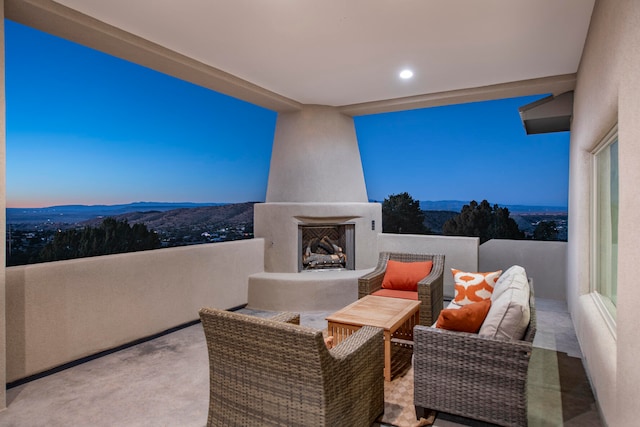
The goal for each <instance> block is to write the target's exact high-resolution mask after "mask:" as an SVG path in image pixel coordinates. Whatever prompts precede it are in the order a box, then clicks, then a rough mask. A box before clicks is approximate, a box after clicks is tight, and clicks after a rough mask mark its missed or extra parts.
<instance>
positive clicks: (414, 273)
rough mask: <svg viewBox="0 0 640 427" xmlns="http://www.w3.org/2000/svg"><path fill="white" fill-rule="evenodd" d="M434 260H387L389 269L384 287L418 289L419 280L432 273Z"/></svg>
mask: <svg viewBox="0 0 640 427" xmlns="http://www.w3.org/2000/svg"><path fill="white" fill-rule="evenodd" d="M432 267H433V261H417V262H400V261H393V260H389V261H387V269H386V271H385V273H384V278H383V279H382V287H383V288H384V289H396V290H399V291H414V292H415V291H417V290H418V282H419V281H420V280H422V279H424V278H425V277H427V276H428V275H429V273H431V268H432Z"/></svg>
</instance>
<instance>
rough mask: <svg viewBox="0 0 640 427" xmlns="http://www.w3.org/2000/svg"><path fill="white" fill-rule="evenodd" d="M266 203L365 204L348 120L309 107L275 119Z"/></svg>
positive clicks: (355, 142) (331, 110)
mask: <svg viewBox="0 0 640 427" xmlns="http://www.w3.org/2000/svg"><path fill="white" fill-rule="evenodd" d="M266 202H267V203H277V202H288V203H341V202H347V203H348V202H351V203H353V202H355V203H367V202H368V199H367V189H366V186H365V182H364V173H363V172H362V162H361V159H360V150H359V149H358V140H357V139H356V131H355V126H354V124H353V118H352V117H348V116H345V115H344V114H341V113H340V112H338V111H337V110H336V109H335V108H332V107H325V106H316V105H309V106H305V107H303V109H302V110H301V111H296V112H293V113H281V114H279V115H278V121H277V123H276V132H275V137H274V141H273V151H272V154H271V167H270V169H269V183H268V187H267V197H266Z"/></svg>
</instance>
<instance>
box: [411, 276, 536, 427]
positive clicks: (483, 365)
mask: <svg viewBox="0 0 640 427" xmlns="http://www.w3.org/2000/svg"><path fill="white" fill-rule="evenodd" d="M530 286H532V282H531V281H530ZM529 307H530V310H531V318H530V320H529V326H528V327H527V330H526V332H525V335H524V338H523V339H522V340H520V341H506V340H497V339H493V338H483V337H481V336H479V335H477V334H469V333H465V332H452V331H448V330H445V329H437V328H428V327H424V326H416V327H415V328H414V330H413V340H414V347H413V354H414V365H413V368H414V404H415V405H416V416H417V417H418V419H419V418H420V417H422V416H425V412H426V409H427V408H428V409H433V410H437V411H441V412H445V413H449V414H454V415H458V416H462V417H466V418H472V419H476V420H481V421H485V422H490V423H493V424H498V425H502V426H526V425H527V370H528V367H529V360H530V358H531V349H532V346H533V338H534V337H535V334H536V309H535V300H534V297H533V287H531V288H530V297H529Z"/></svg>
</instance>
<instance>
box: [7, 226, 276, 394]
mask: <svg viewBox="0 0 640 427" xmlns="http://www.w3.org/2000/svg"><path fill="white" fill-rule="evenodd" d="M263 259H264V240H263V239H252V240H243V241H238V242H226V243H215V244H207V245H197V246H188V247H180V248H169V249H159V250H154V251H145V252H136V253H129V254H118V255H108V256H100V257H93V258H84V259H77V260H69V261H58V262H51V263H44V264H35V265H30V266H20V267H10V268H7V269H6V288H7V292H6V303H7V305H6V310H7V315H6V318H7V382H12V381H15V380H18V379H21V378H24V377H27V376H30V375H33V374H37V373H39V372H42V371H45V370H47V369H51V368H53V367H56V366H59V365H62V364H65V363H68V362H71V361H74V360H77V359H79V358H82V357H86V356H89V355H92V354H95V353H98V352H100V351H103V350H107V349H110V348H114V347H117V346H119V345H122V344H125V343H128V342H131V341H135V340H137V339H139V338H143V337H147V336H150V335H153V334H156V333H159V332H162V331H164V330H167V329H170V328H172V327H175V326H178V325H181V324H184V323H188V322H190V321H193V320H196V319H197V318H198V309H199V308H201V307H203V306H209V307H216V308H223V309H227V308H231V307H235V306H238V305H242V304H245V303H246V302H247V283H248V276H249V275H251V274H254V273H259V272H261V271H263Z"/></svg>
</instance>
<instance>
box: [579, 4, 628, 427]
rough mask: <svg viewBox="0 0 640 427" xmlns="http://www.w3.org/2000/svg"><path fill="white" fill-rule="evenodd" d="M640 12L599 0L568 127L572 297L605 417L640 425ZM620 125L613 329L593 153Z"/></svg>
mask: <svg viewBox="0 0 640 427" xmlns="http://www.w3.org/2000/svg"><path fill="white" fill-rule="evenodd" d="M638 70H640V7H639V4H638V2H637V1H635V0H598V1H596V5H595V8H594V12H593V15H592V19H591V26H590V28H589V34H588V37H587V42H586V44H585V48H584V52H583V56H582V60H581V63H580V67H579V70H578V77H577V84H576V90H575V98H574V115H573V122H572V127H571V148H570V169H569V246H568V254H567V299H568V303H569V309H570V311H571V316H572V318H573V321H574V325H575V328H576V334H577V336H578V340H579V341H580V346H581V348H582V353H583V355H584V363H585V365H586V367H587V371H588V373H589V375H590V378H591V381H592V385H593V388H594V392H595V394H596V397H597V399H598V404H599V405H600V408H601V411H602V415H603V417H604V419H605V421H606V423H607V424H608V425H610V426H632V425H637V409H636V406H637V402H638V401H640V388H638V384H640V368H638V364H637V362H636V360H637V357H638V354H640V335H639V334H638V332H637V311H638V310H637V301H638V300H639V299H640V286H638V285H637V280H636V277H637V274H636V271H635V270H636V269H637V259H638V257H639V255H640V253H639V252H640V251H639V249H638V244H637V241H638V239H639V238H640V223H639V222H638V212H640V197H639V196H638V190H637V186H638V183H640V168H638V165H640V120H638V118H639V117H640V101H639V100H640V73H639V72H638ZM616 122H618V131H619V132H618V134H619V172H620V175H619V177H620V187H619V188H620V194H619V195H620V210H619V255H618V306H617V321H616V324H617V326H616V330H615V331H611V330H610V329H609V328H608V327H607V325H606V323H605V320H604V318H603V315H602V314H601V313H600V311H599V310H598V308H597V307H596V305H595V304H594V300H593V298H592V295H590V268H591V262H590V234H591V233H590V219H591V184H590V183H591V178H592V164H591V160H592V156H591V154H590V153H591V151H592V150H593V148H594V147H595V146H596V144H598V142H600V141H601V139H602V138H603V137H604V136H605V134H606V133H607V132H608V131H609V130H610V129H611V128H612V126H613V125H614V124H615V123H616Z"/></svg>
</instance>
